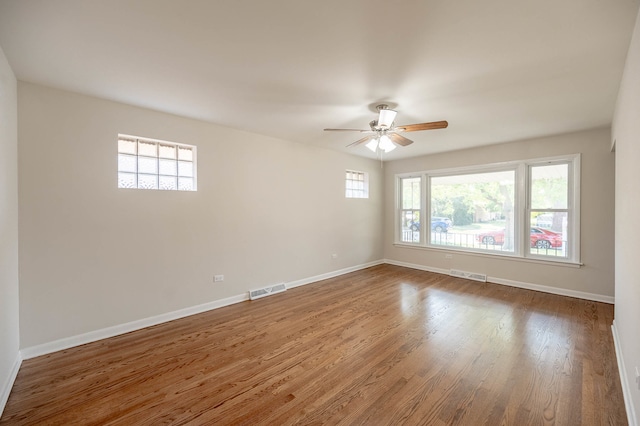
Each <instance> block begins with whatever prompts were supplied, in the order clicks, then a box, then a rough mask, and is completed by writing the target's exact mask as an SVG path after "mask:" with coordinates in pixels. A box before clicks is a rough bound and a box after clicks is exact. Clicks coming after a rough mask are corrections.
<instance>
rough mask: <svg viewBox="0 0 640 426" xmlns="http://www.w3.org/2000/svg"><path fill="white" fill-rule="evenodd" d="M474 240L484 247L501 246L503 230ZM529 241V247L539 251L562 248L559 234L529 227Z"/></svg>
mask: <svg viewBox="0 0 640 426" xmlns="http://www.w3.org/2000/svg"><path fill="white" fill-rule="evenodd" d="M476 239H477V240H478V241H479V242H480V243H482V244H485V245H502V244H504V229H501V230H499V231H491V232H484V233H482V234H478V235H476ZM529 239H530V240H531V247H536V248H541V249H548V248H551V247H554V248H557V247H562V234H561V233H559V232H554V231H549V230H548V229H544V228H538V227H537V226H532V227H531V233H530V234H529Z"/></svg>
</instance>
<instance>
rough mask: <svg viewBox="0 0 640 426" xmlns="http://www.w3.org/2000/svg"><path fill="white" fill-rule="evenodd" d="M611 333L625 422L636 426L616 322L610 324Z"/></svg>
mask: <svg viewBox="0 0 640 426" xmlns="http://www.w3.org/2000/svg"><path fill="white" fill-rule="evenodd" d="M611 333H612V334H613V346H614V348H615V352H616V359H617V361H618V372H619V373H620V384H621V385H622V395H623V397H624V406H625V408H626V410H627V421H628V422H629V426H638V418H637V417H636V411H635V409H634V407H633V400H632V399H631V386H629V380H628V377H629V375H628V374H627V368H626V366H625V364H624V358H623V357H622V348H621V347H620V338H619V337H618V328H617V327H616V320H613V324H611Z"/></svg>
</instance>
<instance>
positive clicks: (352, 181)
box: [345, 170, 369, 198]
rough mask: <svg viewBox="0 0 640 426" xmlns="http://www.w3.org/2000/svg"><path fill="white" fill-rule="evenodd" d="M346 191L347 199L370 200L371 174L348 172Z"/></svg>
mask: <svg viewBox="0 0 640 426" xmlns="http://www.w3.org/2000/svg"><path fill="white" fill-rule="evenodd" d="M345 191H346V192H345V196H346V197H347V198H369V174H368V173H365V172H355V171H353V170H347V172H346V180H345Z"/></svg>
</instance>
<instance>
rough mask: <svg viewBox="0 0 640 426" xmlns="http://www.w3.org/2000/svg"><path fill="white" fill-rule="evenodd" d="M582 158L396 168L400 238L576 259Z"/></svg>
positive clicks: (418, 242) (431, 244)
mask: <svg viewBox="0 0 640 426" xmlns="http://www.w3.org/2000/svg"><path fill="white" fill-rule="evenodd" d="M579 159H580V157H579V156H578V155H574V156H570V157H562V158H552V159H539V160H528V161H520V162H511V163H504V164H496V165H486V166H478V167H469V168H463V169H456V170H451V171H446V170H445V171H434V172H424V173H420V174H412V175H403V176H398V177H397V180H398V189H397V190H398V213H397V221H398V228H397V229H398V233H397V238H396V241H397V242H398V243H408V244H412V245H416V246H425V247H433V248H447V249H453V250H464V251H473V252H480V253H486V254H499V255H506V256H517V257H528V258H539V259H545V260H557V261H565V262H579V250H578V249H579V234H578V229H579V226H578V225H577V222H578V220H579V211H578V208H579V200H578V197H579ZM421 219H423V220H421Z"/></svg>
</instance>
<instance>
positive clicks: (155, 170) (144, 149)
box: [118, 135, 196, 191]
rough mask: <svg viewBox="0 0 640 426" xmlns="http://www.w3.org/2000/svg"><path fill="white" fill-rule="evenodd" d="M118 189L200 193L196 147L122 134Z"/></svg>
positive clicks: (119, 141) (119, 140)
mask: <svg viewBox="0 0 640 426" xmlns="http://www.w3.org/2000/svg"><path fill="white" fill-rule="evenodd" d="M118 188H139V189H162V190H174V191H195V190H196V147H195V146H191V145H184V144H177V143H173V142H165V141H157V140H152V139H144V138H139V137H135V136H128V135H118Z"/></svg>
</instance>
